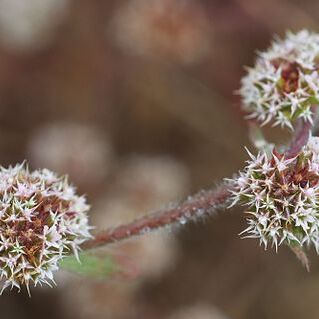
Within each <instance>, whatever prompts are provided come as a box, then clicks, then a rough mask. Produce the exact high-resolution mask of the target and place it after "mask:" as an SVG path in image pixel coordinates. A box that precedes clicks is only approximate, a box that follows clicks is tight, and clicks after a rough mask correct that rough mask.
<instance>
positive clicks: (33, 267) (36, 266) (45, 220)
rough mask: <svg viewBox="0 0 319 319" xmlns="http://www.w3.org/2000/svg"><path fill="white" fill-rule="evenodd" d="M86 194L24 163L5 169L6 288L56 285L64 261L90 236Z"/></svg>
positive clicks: (2, 240)
mask: <svg viewBox="0 0 319 319" xmlns="http://www.w3.org/2000/svg"><path fill="white" fill-rule="evenodd" d="M88 209H89V206H88V205H87V204H86V199H85V198H84V197H83V196H77V195H76V194H75V189H74V187H72V186H71V185H69V184H68V181H67V178H66V177H58V176H57V175H55V174H54V173H53V172H51V171H49V170H47V169H44V170H36V171H33V172H29V170H28V168H27V167H26V166H25V165H24V164H20V165H17V166H15V167H9V168H3V167H0V278H1V280H2V283H3V286H2V290H1V293H2V291H3V290H4V289H5V288H7V287H9V288H10V287H11V288H13V287H17V288H18V289H20V288H21V286H26V287H27V290H28V292H29V294H30V291H29V286H30V285H31V284H32V285H34V286H36V285H38V284H48V285H50V284H51V283H54V280H53V272H54V271H56V270H57V269H58V262H59V261H60V260H61V259H62V258H63V257H64V256H66V255H68V254H75V255H76V256H77V252H78V250H79V245H80V244H81V243H83V242H84V241H85V240H86V239H88V238H90V233H89V230H90V227H89V226H88V217H87V211H88Z"/></svg>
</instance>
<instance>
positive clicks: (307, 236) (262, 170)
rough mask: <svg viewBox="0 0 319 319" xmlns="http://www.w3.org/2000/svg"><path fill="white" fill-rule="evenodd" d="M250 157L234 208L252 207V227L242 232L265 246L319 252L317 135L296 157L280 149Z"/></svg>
mask: <svg viewBox="0 0 319 319" xmlns="http://www.w3.org/2000/svg"><path fill="white" fill-rule="evenodd" d="M249 155H250V158H251V159H250V161H248V164H247V166H246V168H245V169H244V171H243V172H240V174H239V176H238V177H237V178H236V179H235V180H234V186H235V190H234V191H233V204H235V203H237V202H239V203H241V204H243V205H245V206H247V207H248V210H247V214H248V215H249V217H248V219H247V220H248V224H249V226H248V228H246V229H245V230H244V231H243V232H242V233H246V234H247V236H246V237H248V238H258V239H259V240H260V244H263V245H264V246H265V248H267V246H268V244H271V245H272V246H275V248H276V250H277V249H278V246H279V245H281V244H282V243H286V244H288V245H290V246H295V245H297V246H299V247H300V246H301V247H302V246H304V245H307V246H309V245H311V244H313V245H314V247H315V249H316V251H317V253H319V209H318V207H319V138H318V137H311V138H310V140H309V143H308V144H307V145H306V146H304V148H303V149H302V150H301V152H300V153H299V154H298V155H297V156H295V157H293V158H286V157H285V155H283V154H278V153H277V152H276V151H274V152H273V153H272V155H271V156H269V155H267V154H266V153H260V154H258V155H257V156H256V157H255V156H253V155H252V154H250V153H249Z"/></svg>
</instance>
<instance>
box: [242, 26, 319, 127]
mask: <svg viewBox="0 0 319 319" xmlns="http://www.w3.org/2000/svg"><path fill="white" fill-rule="evenodd" d="M318 59H319V34H317V33H311V32H308V31H306V30H303V31H300V32H298V33H297V34H293V33H287V36H286V38H285V39H284V40H280V39H276V40H275V41H274V42H273V43H272V45H271V47H270V48H269V49H268V50H267V51H266V52H261V53H259V54H258V58H257V61H256V64H255V66H254V67H253V68H250V69H248V74H247V75H246V76H245V77H244V78H243V79H242V83H241V89H240V90H239V93H240V94H241V96H242V100H243V107H244V109H245V110H246V111H247V112H248V113H249V116H248V117H249V118H255V119H256V120H258V121H259V122H261V123H262V124H263V125H264V124H267V123H269V122H272V123H273V126H276V125H281V126H282V127H289V128H291V129H292V128H293V126H292V123H293V122H294V121H295V120H296V119H298V118H301V119H303V120H308V121H311V120H312V119H311V116H312V112H311V106H312V105H313V104H316V103H318V101H319V73H318Z"/></svg>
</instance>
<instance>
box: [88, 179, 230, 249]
mask: <svg viewBox="0 0 319 319" xmlns="http://www.w3.org/2000/svg"><path fill="white" fill-rule="evenodd" d="M230 195H231V193H230V190H229V189H228V187H227V186H226V185H222V186H220V187H219V188H217V189H215V190H207V191H201V192H200V193H198V194H196V195H194V196H191V197H189V198H188V199H187V200H185V201H184V202H182V203H181V204H179V205H177V206H175V207H173V208H168V209H166V210H162V211H158V212H155V213H152V214H149V215H146V216H144V217H141V218H139V219H136V220H135V221H133V222H130V223H128V224H124V225H120V226H118V227H115V228H110V229H106V230H104V231H101V232H99V233H97V234H96V235H95V237H94V238H93V239H91V240H89V241H87V242H85V243H84V244H83V245H82V248H83V249H92V248H96V247H99V246H103V245H107V244H110V243H113V242H117V241H120V240H123V239H126V238H129V237H133V236H137V235H141V234H144V233H146V232H148V231H150V230H156V229H159V228H162V227H165V226H169V225H172V224H175V223H178V222H179V223H182V224H184V223H186V222H187V221H188V220H192V219H197V218H201V217H204V216H207V215H209V214H210V213H211V212H212V211H213V210H214V209H215V208H217V207H218V206H221V205H223V204H226V202H227V201H228V199H229V197H230Z"/></svg>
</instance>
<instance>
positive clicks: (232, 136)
mask: <svg viewBox="0 0 319 319" xmlns="http://www.w3.org/2000/svg"><path fill="white" fill-rule="evenodd" d="M318 18H319V2H318V1H315V0H304V1H302V2H301V1H297V0H295V1H288V0H281V1H277V0H263V1H255V0H227V1H218V0H157V1H156V0H108V1H100V0H28V1H22V0H0V162H1V164H2V165H9V164H14V163H16V162H20V161H22V160H24V159H26V160H27V161H28V162H29V165H30V167H31V168H38V167H47V168H50V169H53V170H55V171H57V172H59V173H61V174H64V173H68V174H69V175H70V179H71V181H73V182H74V183H75V184H76V185H77V187H78V190H79V192H81V193H86V194H87V196H88V199H89V201H90V203H91V204H92V210H91V221H92V224H94V225H96V227H97V228H98V229H100V228H104V227H110V226H113V225H116V224H119V223H122V222H125V221H129V220H131V219H132V218H135V217H137V216H139V215H141V214H144V213H146V212H148V211H153V210H156V209H158V208H161V207H165V206H166V205H168V203H170V202H172V201H177V200H179V199H182V198H183V197H184V196H186V195H187V194H189V193H192V192H195V191H197V190H200V189H202V188H207V187H211V186H214V185H216V184H218V182H219V181H220V180H221V179H222V178H223V177H231V176H232V174H233V173H234V172H235V171H237V170H238V169H240V168H241V167H242V165H243V161H244V160H245V159H246V155H245V152H244V149H243V146H244V145H247V146H250V143H249V140H248V134H247V127H246V123H245V122H244V120H243V116H242V113H241V111H240V100H239V98H238V97H237V96H236V95H235V94H234V91H235V90H236V89H238V87H239V83H240V78H241V76H242V75H243V74H244V68H243V66H244V65H252V64H253V61H254V55H255V51H256V50H257V49H258V50H262V49H265V48H266V47H267V46H268V45H269V42H270V40H271V39H272V37H273V34H275V33H276V34H279V35H281V36H282V35H283V34H284V32H285V30H288V29H290V30H293V31H297V30H300V29H303V28H309V29H312V30H318ZM267 134H269V136H271V138H272V139H274V140H275V141H283V140H285V139H286V138H287V137H284V135H283V133H282V132H280V131H276V132H273V131H270V130H268V132H267ZM244 227H245V220H244V217H243V214H242V212H241V210H240V209H233V210H231V211H226V212H221V213H220V214H218V215H216V216H214V217H212V218H210V219H207V220H205V221H201V222H198V223H197V224H194V223H192V224H189V225H185V226H183V227H182V226H175V227H173V228H170V229H166V230H164V231H162V232H159V233H156V234H145V236H143V237H141V238H136V239H133V240H130V241H127V242H125V243H122V244H117V245H113V246H111V247H109V248H106V249H102V251H99V254H102V255H103V254H105V255H112V256H113V257H114V258H115V259H116V260H117V261H118V262H119V263H120V264H121V266H122V267H123V271H122V272H121V273H120V274H119V273H117V274H116V275H114V276H110V277H109V278H99V279H97V278H92V277H85V276H80V275H74V274H71V273H68V272H63V271H62V272H60V273H59V274H58V275H57V283H58V287H57V288H55V289H49V288H37V289H34V290H33V292H32V298H31V299H29V298H28V297H27V295H26V293H25V292H21V293H20V294H16V293H15V292H14V293H10V292H6V293H5V294H4V295H3V296H2V297H1V298H0V309H1V318H11V319H15V318H34V319H36V318H43V317H45V318H46V319H53V318H62V319H64V318H65V319H72V318H79V319H81V318H86V319H91V318H92V319H93V318H94V319H95V318H97V319H99V318H106V319H108V318H110V319H135V318H136V319H143V318H146V319H157V318H168V319H180V318H183V319H188V318H190V319H227V318H228V319H243V318H247V319H256V318H258V319H268V318H272V319H274V318H280V319H285V318H289V319H294V318H308V319H312V318H318V316H319V307H318V294H319V262H318V257H316V256H315V255H314V254H313V253H311V252H310V256H311V272H310V273H306V272H305V270H304V269H303V268H302V267H301V265H300V264H299V263H298V261H297V260H296V259H295V257H294V256H293V254H292V253H291V252H290V251H289V250H288V249H287V248H285V247H283V248H282V249H280V252H279V253H278V254H275V253H274V252H272V251H267V252H265V251H263V249H261V248H260V247H259V246H258V243H257V242H256V241H253V240H240V238H239V237H238V235H237V234H238V233H239V232H240V231H241V230H242V229H243V228H244Z"/></svg>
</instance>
